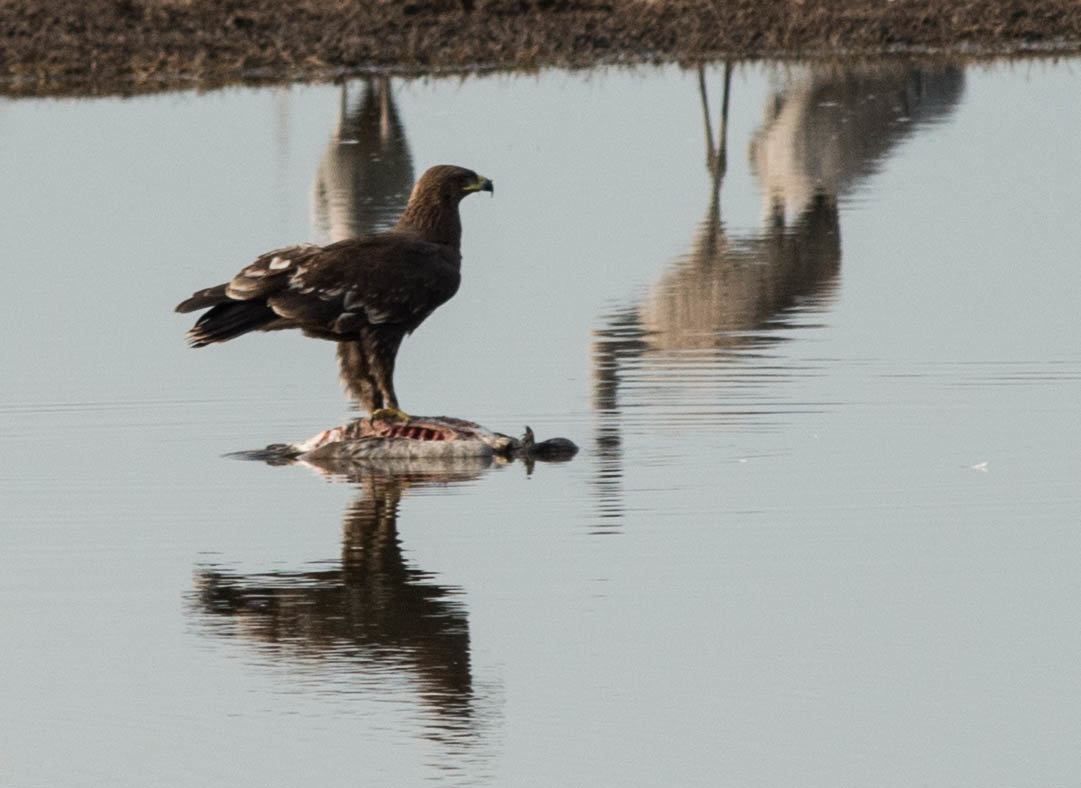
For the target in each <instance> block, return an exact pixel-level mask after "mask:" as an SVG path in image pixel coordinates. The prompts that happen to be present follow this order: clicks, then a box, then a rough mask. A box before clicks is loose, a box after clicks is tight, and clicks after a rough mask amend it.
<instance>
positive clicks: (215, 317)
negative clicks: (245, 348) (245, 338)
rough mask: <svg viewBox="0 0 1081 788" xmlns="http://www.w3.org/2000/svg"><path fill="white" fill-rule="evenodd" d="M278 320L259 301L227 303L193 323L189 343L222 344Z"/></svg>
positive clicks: (219, 305) (193, 345)
mask: <svg viewBox="0 0 1081 788" xmlns="http://www.w3.org/2000/svg"><path fill="white" fill-rule="evenodd" d="M277 319H278V315H277V314H275V313H274V310H272V309H271V308H270V307H269V306H267V305H266V304H265V303H263V302H261V301H229V302H228V303H225V304H218V305H217V306H215V307H214V308H213V309H211V310H210V311H209V312H207V313H206V314H205V315H203V316H202V317H200V318H199V320H198V321H196V323H195V325H194V326H192V328H191V330H190V331H189V332H188V343H189V344H190V345H191V346H192V347H203V346H204V345H210V344H213V343H214V342H224V341H226V340H227V339H232V338H233V337H238V336H240V335H241V334H246V333H248V332H249V331H256V330H258V329H260V328H264V327H265V326H267V325H269V324H270V323H273V322H274V321H275V320H277Z"/></svg>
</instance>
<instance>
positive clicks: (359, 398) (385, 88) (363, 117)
mask: <svg viewBox="0 0 1081 788" xmlns="http://www.w3.org/2000/svg"><path fill="white" fill-rule="evenodd" d="M340 102H341V103H340V106H339V114H338V126H337V128H336V129H335V130H334V134H333V136H332V137H331V140H330V142H329V144H328V145H327V150H326V153H324V154H323V159H322V161H321V162H320V163H319V169H318V171H317V172H316V174H315V181H314V182H313V183H312V229H313V231H314V235H315V237H316V238H317V239H318V241H319V242H320V243H332V242H335V241H342V240H345V239H346V238H355V237H356V236H358V235H367V234H369V233H377V232H382V231H384V230H388V229H390V228H391V227H392V226H393V225H394V223H395V222H397V221H398V217H399V216H401V214H402V211H404V210H405V206H406V203H408V202H409V194H410V192H411V191H412V189H413V159H412V156H411V155H410V153H409V143H408V141H407V140H406V136H405V129H404V128H403V126H402V123H401V120H400V118H399V116H398V110H397V107H396V106H395V104H394V94H393V91H392V90H391V80H390V78H389V77H378V78H372V79H366V80H364V83H363V90H362V92H361V94H360V97H359V99H357V100H350V97H349V83H345V84H343V85H342V87H341V99H340ZM337 349H338V350H337V358H338V372H339V378H340V379H341V382H342V386H343V387H344V388H345V391H346V394H347V395H348V396H349V397H350V399H352V400H353V401H354V404H355V406H356V407H357V408H359V409H360V410H364V411H371V410H374V407H375V405H376V393H377V391H378V387H377V386H376V385H375V380H374V378H373V377H372V375H371V373H370V372H369V371H368V363H367V360H366V358H367V356H366V354H365V353H364V351H363V348H361V346H360V343H359V342H339V343H338V345H337Z"/></svg>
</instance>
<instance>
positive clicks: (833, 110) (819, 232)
mask: <svg viewBox="0 0 1081 788" xmlns="http://www.w3.org/2000/svg"><path fill="white" fill-rule="evenodd" d="M731 81H732V66H731V64H730V63H726V64H725V65H724V70H723V76H722V78H721V98H720V108H719V112H718V116H717V118H718V126H717V130H716V132H715V131H714V128H713V122H712V121H713V113H712V111H711V109H710V106H709V92H708V89H707V78H706V71H705V69H704V68H703V67H699V69H698V87H699V93H700V100H701V105H702V113H703V119H704V124H703V125H704V129H705V136H706V167H707V169H708V171H709V175H710V192H709V195H708V200H707V208H706V214H705V218H704V219H703V220H702V222H701V223H700V224H699V226H698V229H697V231H696V232H695V235H694V237H693V239H692V241H691V244H690V250H689V251H688V252H687V253H686V254H684V255H681V256H680V257H678V258H677V259H675V260H673V261H672V262H671V263H669V264H668V265H667V266H666V268H665V270H664V272H663V273H662V274H661V276H660V278H659V279H658V280H657V281H656V282H655V283H654V284H653V286H652V287H651V288H650V290H649V293H648V294H647V295H646V297H644V298H643V299H641V300H639V301H637V302H633V303H629V304H625V305H621V306H618V307H616V308H615V309H613V310H611V311H610V312H609V313H607V314H605V315H603V316H602V318H601V320H602V324H603V326H602V327H601V328H600V329H598V330H597V331H595V332H594V342H593V350H592V354H593V380H594V382H593V408H594V410H595V411H596V412H597V415H598V421H597V428H596V432H595V447H596V451H597V454H598V456H599V458H600V464H599V470H598V475H597V478H596V480H595V488H596V490H597V496H598V501H599V516H600V518H601V520H602V522H603V521H611V520H612V519H613V518H614V519H618V518H619V517H621V516H622V513H623V503H622V501H623V495H622V492H621V484H622V482H621V480H622V476H623V471H622V453H623V452H622V446H623V437H624V432H625V429H626V426H627V418H628V415H629V414H628V408H634V407H640V406H642V405H649V406H662V407H669V408H670V409H671V411H672V413H673V414H682V416H681V417H682V418H684V419H693V420H695V421H696V422H700V420H701V419H702V418H704V417H705V418H708V419H709V421H710V423H711V424H723V423H738V424H740V425H741V429H754V428H755V427H756V426H758V427H761V426H762V424H761V417H763V416H775V415H776V413H778V412H781V411H784V412H789V413H791V412H794V411H797V410H801V409H802V410H806V409H815V408H818V407H821V406H819V405H814V404H809V403H784V402H782V395H780V394H779V393H778V392H777V391H776V388H777V386H778V384H780V383H783V381H784V380H785V379H786V378H791V377H792V376H794V375H806V374H813V370H807V369H797V368H795V367H792V366H790V365H789V366H786V365H784V364H783V363H782V362H780V361H771V360H770V356H769V348H770V346H772V345H775V344H776V343H778V342H781V341H783V340H784V339H785V338H786V334H785V333H784V330H785V329H791V328H794V327H796V326H801V327H807V326H808V317H809V316H810V315H813V314H814V313H821V312H824V311H826V310H828V308H829V306H830V304H831V301H832V299H833V296H834V293H835V290H836V288H837V284H838V281H839V276H840V268H841V229H840V213H839V209H838V202H839V200H840V199H841V198H843V197H845V196H846V195H847V194H849V193H851V192H852V191H853V190H854V188H855V187H856V186H857V185H858V184H859V182H860V181H861V180H863V179H865V178H867V177H868V176H870V175H872V174H874V173H875V172H876V171H877V170H878V169H879V167H880V166H881V164H882V162H883V160H884V159H885V158H886V157H887V155H888V154H889V153H890V151H891V150H892V149H893V148H894V147H895V146H896V145H897V144H898V143H900V142H901V141H902V140H904V139H905V138H906V137H908V136H910V135H912V134H913V133H915V132H916V131H917V130H918V129H920V128H921V127H922V126H925V125H928V124H930V123H934V122H936V121H940V120H942V119H944V118H945V117H946V116H947V115H948V114H949V113H950V112H951V111H952V110H953V108H954V107H955V106H956V105H957V103H958V102H959V100H960V98H961V94H962V92H963V88H964V76H963V72H962V71H961V70H960V69H959V68H952V67H944V68H918V67H915V66H911V65H904V64H887V65H881V66H867V67H855V68H848V69H845V68H840V67H835V66H824V65H823V66H819V65H812V66H797V67H787V68H780V69H779V70H778V72H777V74H776V75H775V80H774V83H773V87H772V89H771V92H770V94H769V96H768V97H767V99H766V102H765V107H764V118H763V121H762V124H761V126H760V127H759V128H758V130H757V131H756V132H755V134H754V136H753V138H752V140H751V143H750V148H749V151H748V156H749V159H750V165H751V171H752V173H753V174H754V176H755V178H756V179H757V180H758V183H759V186H760V188H761V191H762V195H763V210H762V226H761V227H760V229H758V230H756V231H753V232H750V233H742V234H733V233H729V232H728V230H727V228H726V227H725V223H724V220H723V212H722V199H721V190H722V187H723V184H724V176H725V173H726V170H727V165H728V143H727V132H728V109H729V92H730V88H731ZM715 134H716V137H715V136H714V135H715ZM632 412H633V411H632ZM669 418H672V417H669Z"/></svg>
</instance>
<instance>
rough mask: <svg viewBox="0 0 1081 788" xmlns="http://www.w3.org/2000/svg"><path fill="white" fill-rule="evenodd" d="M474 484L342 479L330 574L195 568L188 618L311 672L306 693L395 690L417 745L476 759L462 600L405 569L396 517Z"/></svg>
mask: <svg viewBox="0 0 1081 788" xmlns="http://www.w3.org/2000/svg"><path fill="white" fill-rule="evenodd" d="M337 470H340V468H339V469H337ZM324 472H326V473H328V475H330V476H332V477H337V478H342V477H341V476H340V475H338V474H336V473H331V472H330V470H329V469H328V470H324ZM482 472H483V469H476V470H473V469H468V468H467V467H465V466H459V467H458V468H456V469H454V470H429V471H423V472H422V471H413V472H407V473H406V472H399V473H390V472H383V473H380V472H377V471H373V470H369V471H368V472H366V473H364V474H362V475H354V476H351V477H346V478H347V480H348V481H349V482H351V483H353V484H355V485H356V487H357V490H358V492H357V496H356V498H355V499H354V500H353V501H352V502H351V503H350V504H349V505H348V507H347V509H346V511H345V515H344V518H343V522H342V544H341V558H340V562H338V563H337V564H336V565H335V564H323V565H317V566H318V568H312V569H303V570H299V571H282V572H265V573H254V574H243V573H237V572H232V571H229V570H228V569H226V568H224V567H221V566H216V565H203V566H201V567H199V568H198V570H197V577H196V586H197V590H196V595H195V600H196V601H195V607H196V611H195V612H196V617H197V618H198V619H199V621H200V623H201V624H202V625H203V626H204V627H205V629H206V630H207V631H209V632H210V633H212V634H213V635H215V636H218V637H221V638H227V639H230V640H233V641H237V640H240V641H246V642H247V643H249V644H250V645H251V646H253V647H256V648H257V649H258V650H259V651H260V653H262V654H263V655H265V656H269V657H270V658H271V659H272V660H275V661H281V662H285V663H288V664H291V665H293V666H294V667H296V668H301V669H303V670H304V671H306V673H307V675H310V674H311V673H312V672H313V671H314V674H315V680H316V682H318V683H325V684H326V686H327V687H328V688H331V689H333V690H334V691H335V692H338V691H342V690H345V691H348V690H349V689H350V687H351V686H354V685H359V686H360V688H361V689H362V690H363V691H370V692H372V693H375V694H376V695H378V694H379V693H380V692H381V691H385V686H386V685H390V686H400V680H401V679H402V678H404V679H406V680H407V681H408V682H409V683H410V684H411V685H413V686H414V687H415V692H416V696H417V697H418V699H419V702H420V704H421V707H422V716H423V719H424V723H423V731H424V734H423V735H424V736H425V737H426V738H429V739H431V740H433V741H435V742H437V743H439V744H440V745H441V748H442V749H443V750H444V754H445V755H453V756H461V757H467V758H468V757H472V756H478V753H477V751H476V750H477V747H476V745H477V744H478V743H479V740H480V739H481V738H483V733H484V731H485V730H487V728H488V726H489V722H488V721H487V717H488V716H490V714H491V713H492V712H491V711H490V710H491V709H492V708H493V707H497V706H498V703H497V702H495V701H493V699H491V698H483V697H481V695H482V694H483V693H480V692H478V689H477V687H476V686H475V683H474V680H473V675H472V671H471V665H470V636H469V619H468V616H467V613H466V608H465V606H464V604H463V603H462V602H461V601H460V599H459V595H460V594H461V590H460V589H458V588H455V587H451V586H446V585H442V584H440V583H438V582H436V580H435V579H434V577H433V575H431V574H430V573H427V572H425V571H423V570H421V569H419V568H416V567H414V566H411V565H410V563H409V562H408V561H406V560H405V558H404V557H403V554H402V544H401V539H400V537H399V534H398V513H399V507H400V504H401V500H402V498H403V496H405V495H406V494H407V493H408V492H410V491H412V490H416V489H418V488H423V487H432V486H444V485H448V484H461V483H463V482H468V481H471V480H473V479H476V478H477V477H478V476H479V475H480V474H481V473H482ZM392 679H393V681H392ZM441 766H442V767H443V768H452V766H451V764H450V763H449V762H443V763H442V764H441ZM474 767H475V764H474Z"/></svg>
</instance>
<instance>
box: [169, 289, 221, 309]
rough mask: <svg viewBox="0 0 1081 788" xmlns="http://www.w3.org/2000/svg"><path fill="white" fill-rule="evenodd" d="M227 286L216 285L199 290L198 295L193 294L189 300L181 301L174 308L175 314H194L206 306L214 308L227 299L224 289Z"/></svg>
mask: <svg viewBox="0 0 1081 788" xmlns="http://www.w3.org/2000/svg"><path fill="white" fill-rule="evenodd" d="M226 287H228V285H217V286H215V287H208V288H206V289H205V290H200V291H199V292H198V293H193V294H192V296H191V298H189V299H187V300H186V301H181V302H180V303H179V304H177V306H176V311H177V312H196V311H198V310H200V309H206V308H207V307H208V306H214V305H215V304H220V303H221V302H222V301H225V300H227V299H228V298H229V296H227V295H226V294H225V288H226Z"/></svg>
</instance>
